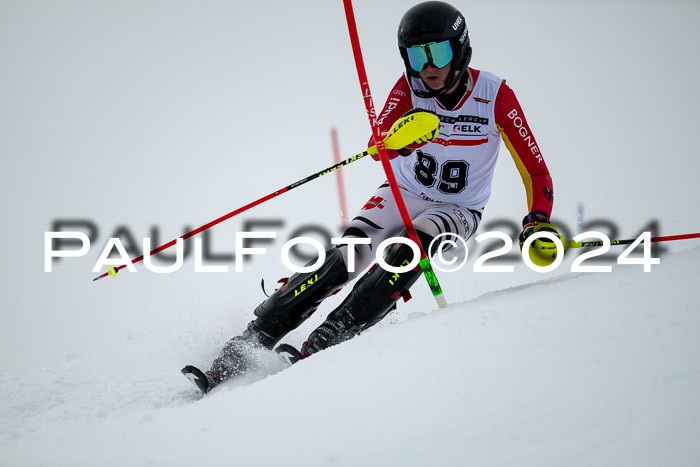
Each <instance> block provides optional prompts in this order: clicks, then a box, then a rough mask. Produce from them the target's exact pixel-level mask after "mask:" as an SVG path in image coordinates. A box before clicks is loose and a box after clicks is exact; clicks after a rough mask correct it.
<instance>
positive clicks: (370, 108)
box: [343, 0, 447, 308]
mask: <svg viewBox="0 0 700 467" xmlns="http://www.w3.org/2000/svg"><path fill="white" fill-rule="evenodd" d="M343 5H344V7H345V17H346V19H347V23H348V30H349V32H350V43H351V44H352V52H353V56H354V57H355V66H356V68H357V77H358V78H359V80H360V88H361V90H362V97H363V98H364V101H365V107H366V108H367V117H368V118H369V123H370V125H371V126H372V133H373V134H374V140H375V141H377V142H378V143H377V150H378V151H379V158H380V160H381V161H382V167H384V172H385V173H386V176H387V179H388V182H389V187H390V188H391V193H392V194H393V195H394V200H395V201H396V206H397V207H398V209H399V213H400V214H401V219H402V220H403V223H404V226H405V227H406V231H407V232H408V237H409V238H410V239H411V240H412V241H413V242H414V243H415V244H416V245H418V248H419V250H420V266H421V269H422V270H423V275H424V276H425V278H426V280H427V281H428V285H429V286H430V290H431V292H432V293H433V297H435V301H436V302H437V304H438V307H440V308H445V307H446V306H447V300H446V299H445V296H444V295H443V293H442V288H441V287H440V283H439V282H438V279H437V276H436V275H435V271H433V268H432V266H431V265H430V259H429V258H428V257H427V255H426V254H425V250H424V249H423V247H422V245H421V242H420V240H419V239H418V234H417V233H416V229H415V227H414V226H413V221H412V220H411V216H410V214H409V213H408V209H406V203H405V202H404V200H403V196H402V195H401V191H400V189H399V185H398V183H397V182H396V177H395V176H394V171H393V169H392V168H391V162H389V156H388V155H387V153H386V149H387V148H385V146H384V144H383V143H382V135H381V129H380V128H379V125H378V124H377V114H376V112H375V109H374V104H373V103H372V93H371V91H370V89H369V81H368V79H367V72H366V71H365V64H364V60H363V59H362V49H361V47H360V38H359V36H358V34H357V25H356V24H355V14H354V12H353V9H352V0H343ZM408 118H410V116H409V117H407V119H408ZM436 119H437V117H436ZM399 120H404V119H403V118H402V119H399ZM438 126H439V121H438ZM431 139H432V138H431ZM409 144H410V143H409ZM390 149H391V148H390ZM399 149H400V148H399Z"/></svg>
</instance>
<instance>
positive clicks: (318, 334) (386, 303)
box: [301, 231, 433, 357]
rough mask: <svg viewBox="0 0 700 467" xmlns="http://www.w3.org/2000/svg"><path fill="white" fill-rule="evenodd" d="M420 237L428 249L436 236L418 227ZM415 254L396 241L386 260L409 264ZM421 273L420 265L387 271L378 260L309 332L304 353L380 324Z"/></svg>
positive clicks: (303, 347) (302, 351) (405, 295)
mask: <svg viewBox="0 0 700 467" xmlns="http://www.w3.org/2000/svg"><path fill="white" fill-rule="evenodd" d="M403 236H405V232H404V235H403ZM418 237H419V238H420V240H421V243H422V244H423V248H424V249H425V250H426V251H427V248H428V246H429V245H430V242H431V241H432V239H433V237H432V236H430V235H428V234H426V233H423V232H421V231H418ZM412 258H413V250H412V249H411V248H410V247H409V246H408V245H405V244H403V243H395V244H393V245H392V246H391V247H390V248H389V250H388V251H387V254H386V256H385V258H384V261H385V262H386V263H387V264H388V265H390V266H397V267H398V266H404V265H407V264H409V263H410V262H411V259H412ZM420 274H421V271H420V266H416V267H415V268H414V269H413V270H411V271H408V272H404V273H401V274H396V273H393V272H389V271H386V270H384V269H382V268H381V267H380V266H379V265H378V264H375V265H374V266H372V268H371V269H370V270H369V271H368V272H367V273H366V274H365V275H364V276H363V277H362V278H360V280H358V281H357V283H356V284H355V286H354V287H353V289H352V291H351V292H350V294H349V295H348V296H347V297H346V298H345V300H343V302H342V303H341V304H340V305H339V306H338V307H337V308H336V309H335V310H333V311H332V312H331V313H330V314H329V315H328V318H327V319H326V321H324V322H323V324H321V326H319V327H318V328H317V329H316V330H315V331H313V332H312V333H311V334H310V335H309V338H308V339H307V340H306V342H304V344H303V346H302V349H301V354H302V355H304V357H308V356H309V355H312V354H314V353H316V352H319V351H320V350H323V349H326V348H328V347H331V346H333V345H337V344H340V343H341V342H344V341H347V340H349V339H351V338H353V337H354V336H356V335H358V334H360V333H361V332H362V331H364V330H366V329H368V328H370V327H372V326H374V325H375V324H377V323H378V322H379V321H381V320H382V319H383V318H384V317H385V316H386V315H387V314H388V313H389V312H390V311H391V310H393V309H395V308H396V302H397V301H398V300H399V298H401V297H403V298H404V300H405V301H408V300H409V299H410V297H411V296H410V293H409V292H408V289H409V288H410V287H411V286H412V285H413V284H414V283H415V282H416V280H417V279H418V277H419V276H420Z"/></svg>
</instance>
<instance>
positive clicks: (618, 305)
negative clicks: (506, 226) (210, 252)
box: [0, 248, 700, 466]
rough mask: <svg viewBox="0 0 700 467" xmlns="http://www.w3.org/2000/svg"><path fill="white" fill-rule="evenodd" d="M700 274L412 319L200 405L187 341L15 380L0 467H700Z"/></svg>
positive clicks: (668, 262) (623, 275) (591, 284)
mask: <svg viewBox="0 0 700 467" xmlns="http://www.w3.org/2000/svg"><path fill="white" fill-rule="evenodd" d="M698 262H700V248H694V249H692V250H689V251H686V252H684V253H682V254H672V255H669V256H667V257H666V258H664V259H663V261H662V264H661V265H659V266H656V267H655V270H654V271H653V272H651V273H644V272H642V271H641V267H632V266H626V267H619V269H618V270H616V271H615V272H614V273H611V274H605V273H589V274H572V273H566V274H562V275H560V276H557V277H553V278H548V279H543V280H540V281H536V282H532V283H529V284H524V285H521V286H517V287H511V288H508V289H505V290H499V291H494V292H489V293H486V294H484V295H482V296H480V297H478V298H475V299H473V300H469V301H465V302H456V303H453V304H452V305H450V306H449V307H448V308H447V309H444V310H433V311H428V310H426V312H425V313H418V312H416V313H412V314H411V315H410V316H408V319H406V320H403V321H399V322H391V320H389V321H387V322H384V323H382V324H381V325H379V326H378V327H376V328H374V329H371V330H369V331H368V332H366V333H364V334H363V335H361V336H359V337H357V338H355V339H353V340H351V341H349V342H347V343H344V344H342V345H340V346H337V347H334V348H331V349H329V350H327V351H325V352H322V353H320V354H318V355H316V356H314V357H312V358H310V359H308V360H304V361H302V362H300V363H299V364H297V365H295V366H293V367H291V368H289V369H287V370H285V371H282V372H280V373H277V374H275V375H273V376H269V377H267V378H264V379H262V380H258V381H255V382H250V381H244V382H243V383H242V384H241V383H238V384H229V385H226V386H224V387H221V388H220V389H218V390H216V391H215V392H213V393H212V394H211V395H209V396H207V397H205V398H203V399H201V400H200V398H199V397H198V396H197V394H196V390H195V389H194V386H192V385H191V384H190V383H189V382H188V381H187V380H186V379H185V378H183V377H182V376H181V375H180V374H179V373H178V372H177V369H178V364H180V363H183V362H184V360H182V355H183V354H184V353H185V352H183V344H182V343H181V342H178V341H181V340H183V339H182V336H174V335H169V336H167V335H166V336H161V337H159V338H158V339H157V340H155V341H154V339H152V338H151V336H143V338H139V339H133V340H132V341H130V342H128V343H125V344H124V347H123V348H122V349H115V350H117V351H115V352H112V353H109V354H97V355H90V356H81V357H75V358H73V359H71V360H69V361H66V362H64V363H62V364H60V365H57V366H55V367H52V368H47V369H45V370H42V371H36V372H31V373H26V374H19V375H5V376H2V377H1V379H0V393H1V394H3V397H2V399H0V414H1V417H0V420H2V421H1V422H0V433H1V434H2V437H1V438H0V452H1V453H2V454H1V455H0V465H8V466H15V465H53V466H57V465H65V466H69V465H109V466H112V465H114V466H118V465H164V466H167V465H193V464H196V463H198V462H202V461H205V462H206V463H212V462H221V463H223V465H260V466H267V465H270V466H272V465H311V466H316V465H338V466H357V465H372V466H374V465H376V466H386V465H407V466H408V465H411V466H413V465H415V466H428V465H489V466H506V465H525V466H530V465H532V466H561V465H575V466H602V465H606V466H607V465H609V466H614V465H634V466H661V465H663V466H693V465H698V463H700V450H698V448H697V434H698V429H699V428H700V399H699V398H698V394H699V389H700V359H699V358H698V356H699V355H700V308H699V307H698V301H697V292H691V291H693V290H694V288H695V287H697V264H698ZM669 291H686V293H685V294H684V295H682V296H677V295H676V296H673V295H672V294H670V293H669ZM157 345H159V346H160V347H161V348H160V349H159V348H156V346H157ZM175 346H177V349H174V347H175ZM184 346H185V347H186V345H184ZM164 349H167V350H171V349H174V351H173V352H171V351H164ZM212 350H214V349H207V350H199V351H193V352H191V355H190V360H192V361H193V362H196V363H198V364H201V363H204V362H208V361H209V359H210V358H211V357H212V352H211V351H212ZM275 358H276V357H273V359H275Z"/></svg>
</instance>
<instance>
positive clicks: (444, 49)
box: [406, 41, 452, 73]
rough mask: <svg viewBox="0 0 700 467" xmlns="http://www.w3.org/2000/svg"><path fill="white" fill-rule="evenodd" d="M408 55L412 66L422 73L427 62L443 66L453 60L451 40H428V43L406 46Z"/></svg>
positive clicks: (438, 66)
mask: <svg viewBox="0 0 700 467" xmlns="http://www.w3.org/2000/svg"><path fill="white" fill-rule="evenodd" d="M406 55H407V56H408V63H410V65H411V68H413V69H414V70H415V71H417V72H418V73H420V72H421V71H423V67H424V66H425V64H426V63H432V64H433V65H435V66H436V67H437V68H442V67H444V66H445V65H447V64H448V63H450V62H451V61H452V46H451V45H450V41H441V42H428V43H427V44H419V45H412V46H411V47H406Z"/></svg>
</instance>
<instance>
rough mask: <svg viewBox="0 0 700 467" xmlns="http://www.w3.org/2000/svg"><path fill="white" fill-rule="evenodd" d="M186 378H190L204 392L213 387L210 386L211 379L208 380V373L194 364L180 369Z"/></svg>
mask: <svg viewBox="0 0 700 467" xmlns="http://www.w3.org/2000/svg"><path fill="white" fill-rule="evenodd" d="M180 373H182V374H183V375H184V376H185V378H187V379H189V380H190V381H191V382H192V384H194V385H195V386H197V389H199V390H200V391H201V392H202V394H206V393H208V392H209V390H210V389H211V388H210V387H209V381H208V380H207V375H205V374H204V372H203V371H202V370H200V369H199V368H197V367H196V366H193V365H186V366H185V367H184V368H183V369H182V370H180Z"/></svg>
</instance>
